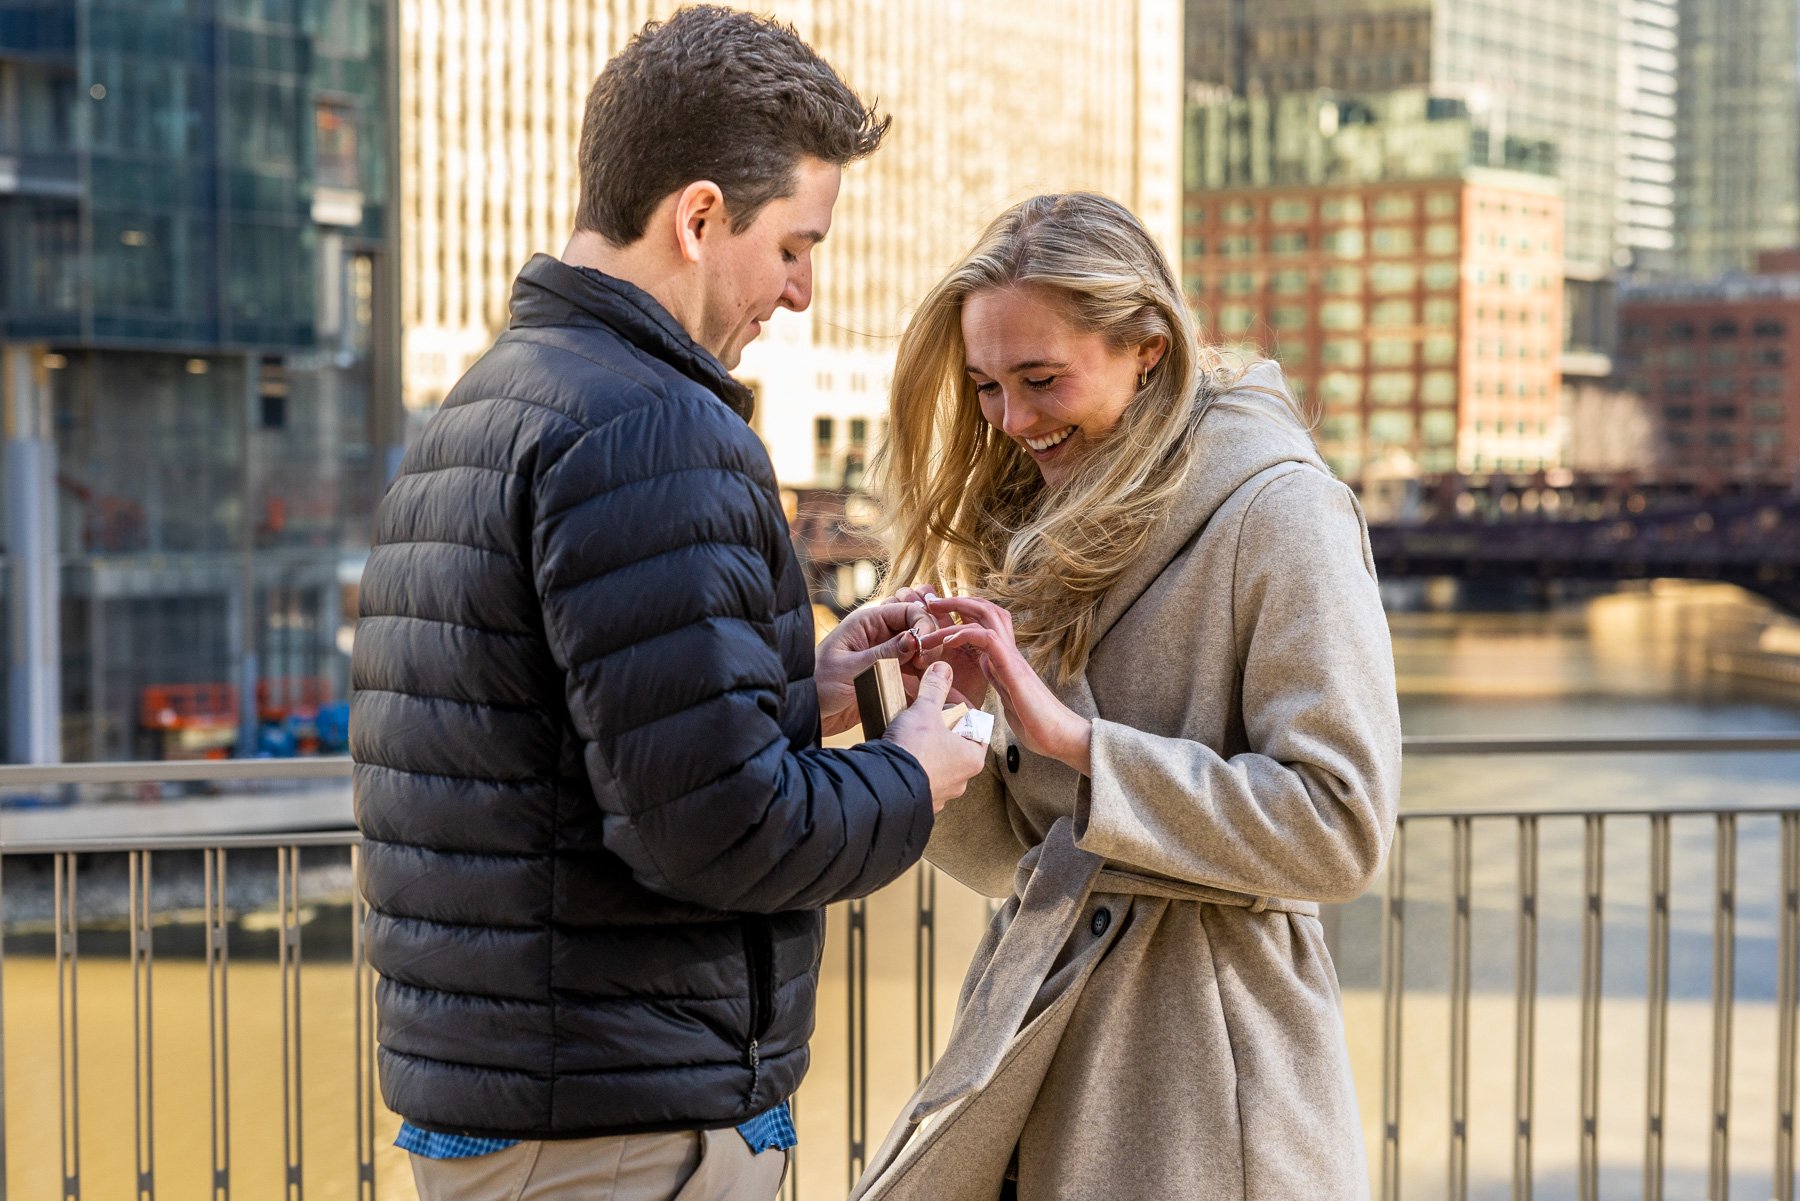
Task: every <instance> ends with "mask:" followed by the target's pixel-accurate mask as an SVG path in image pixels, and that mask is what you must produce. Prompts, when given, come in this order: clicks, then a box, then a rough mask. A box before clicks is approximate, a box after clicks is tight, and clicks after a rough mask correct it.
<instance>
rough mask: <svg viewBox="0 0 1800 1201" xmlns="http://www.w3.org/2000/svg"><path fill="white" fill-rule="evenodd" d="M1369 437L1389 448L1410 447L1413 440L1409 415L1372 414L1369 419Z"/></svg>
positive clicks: (1410, 415) (1411, 419)
mask: <svg viewBox="0 0 1800 1201" xmlns="http://www.w3.org/2000/svg"><path fill="white" fill-rule="evenodd" d="M1369 437H1370V438H1371V439H1372V440H1373V441H1375V442H1380V443H1385V444H1387V445H1390V446H1410V445H1411V444H1412V440H1413V415H1412V414H1411V413H1392V412H1388V413H1374V414H1372V415H1370V417H1369Z"/></svg>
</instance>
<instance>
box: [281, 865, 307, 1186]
mask: <svg viewBox="0 0 1800 1201" xmlns="http://www.w3.org/2000/svg"><path fill="white" fill-rule="evenodd" d="M275 885H276V897H275V908H276V914H277V916H278V918H279V926H280V931H281V941H280V943H279V945H278V946H277V948H276V957H277V961H278V963H279V967H280V976H281V1118H282V1122H281V1147H282V1155H283V1158H284V1160H285V1162H286V1167H287V1173H286V1182H285V1187H284V1189H283V1192H282V1196H283V1197H285V1198H286V1199H287V1201H300V1198H301V1196H302V1193H303V1191H304V1177H303V1175H302V1173H301V1165H302V1163H303V1162H304V1159H305V1155H304V1143H303V1133H304V1123H303V1121H302V1107H303V1100H304V1097H305V1090H304V1089H303V1088H302V1087H301V1074H300V1064H301V1055H300V848H299V847H277V848H275Z"/></svg>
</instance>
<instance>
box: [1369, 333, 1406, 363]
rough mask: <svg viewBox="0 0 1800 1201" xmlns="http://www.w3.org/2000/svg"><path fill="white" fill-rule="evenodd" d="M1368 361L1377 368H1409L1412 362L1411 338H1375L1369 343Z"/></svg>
mask: <svg viewBox="0 0 1800 1201" xmlns="http://www.w3.org/2000/svg"><path fill="white" fill-rule="evenodd" d="M1369 359H1370V361H1371V362H1373V363H1375V364H1376V365H1377V366H1379V367H1410V366H1412V361H1413V344H1412V339H1411V338H1376V339H1375V340H1374V341H1372V342H1370V343H1369Z"/></svg>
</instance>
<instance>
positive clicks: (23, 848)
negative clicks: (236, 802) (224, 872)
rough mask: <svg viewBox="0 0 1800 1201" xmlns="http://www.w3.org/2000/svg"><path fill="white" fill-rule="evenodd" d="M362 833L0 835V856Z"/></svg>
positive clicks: (227, 846)
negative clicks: (42, 836) (98, 835)
mask: <svg viewBox="0 0 1800 1201" xmlns="http://www.w3.org/2000/svg"><path fill="white" fill-rule="evenodd" d="M362 841H363V838H362V832H361V831H359V830H354V829H350V828H349V827H339V828H336V829H331V830H286V831H282V830H277V831H273V832H270V833H264V834H147V835H142V836H138V837H133V838H0V855H62V854H76V855H86V854H90V853H105V852H111V851H215V850H216V851H274V850H281V849H284V848H287V847H355V846H361V845H362Z"/></svg>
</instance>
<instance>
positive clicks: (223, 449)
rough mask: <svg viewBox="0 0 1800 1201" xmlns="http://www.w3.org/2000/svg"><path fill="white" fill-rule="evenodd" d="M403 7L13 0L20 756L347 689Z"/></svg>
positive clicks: (385, 395) (0, 278) (380, 394)
mask: <svg viewBox="0 0 1800 1201" xmlns="http://www.w3.org/2000/svg"><path fill="white" fill-rule="evenodd" d="M388 15H389V9H388V7H387V5H386V3H385V2H384V0H322V2H316V3H301V2H299V0H268V2H258V3H255V4H251V3H246V2H244V0H190V2H189V3H185V4H179V5H174V6H171V5H167V4H154V5H152V4H146V3H143V2H142V0H84V2H82V3H75V2H73V0H67V2H57V3H43V2H36V3H22V2H21V0H0V350H3V352H4V370H3V372H0V393H3V394H4V398H5V406H6V416H7V426H6V433H7V457H6V462H5V468H4V472H5V476H6V481H5V482H6V490H7V513H6V533H7V538H6V551H7V567H8V569H9V570H8V572H7V579H8V588H9V595H8V600H9V605H10V627H11V633H12V638H11V643H10V651H9V660H8V665H9V670H10V678H11V687H10V689H9V691H8V701H9V717H10V719H11V721H10V730H9V738H8V753H9V757H10V758H13V759H36V760H44V759H54V758H57V757H58V756H65V755H66V756H67V757H69V758H75V759H84V758H109V757H110V758H124V757H128V756H130V755H131V754H132V753H133V752H134V751H147V750H150V749H152V748H151V747H150V746H149V745H147V740H146V735H151V734H155V737H154V738H153V739H151V740H150V741H155V742H160V739H161V734H160V733H158V732H155V731H153V730H151V729H148V728H146V726H145V722H144V714H145V713H146V712H147V711H148V710H152V709H154V710H156V711H157V712H162V711H163V710H164V709H167V708H169V706H168V705H162V706H159V705H157V704H154V703H152V701H153V690H163V691H162V692H159V693H155V694H154V695H161V696H163V697H165V698H175V697H177V696H179V697H180V698H181V699H180V701H179V703H178V704H177V703H176V702H175V701H173V700H171V701H170V703H171V704H175V705H176V707H178V708H179V707H182V706H186V705H187V703H188V702H189V701H191V700H195V699H196V698H200V697H202V696H203V697H204V698H205V707H206V713H205V718H206V724H207V726H208V729H207V731H206V733H205V734H204V736H203V737H202V736H201V735H197V734H196V735H195V737H200V738H201V741H200V742H193V743H192V744H191V745H189V744H186V743H184V744H183V745H182V746H181V747H180V749H182V750H183V751H185V752H186V753H198V752H199V751H201V750H205V749H209V748H212V747H218V746H223V745H226V744H229V743H230V742H231V741H232V740H233V739H234V738H235V737H236V735H237V733H238V727H239V726H240V725H248V726H250V727H252V728H253V727H254V725H255V720H256V717H257V712H256V710H257V708H258V707H259V706H258V701H257V693H258V691H259V687H260V691H261V692H262V694H263V701H264V706H263V707H264V708H277V707H281V706H283V705H284V704H285V702H284V701H282V700H281V699H280V697H281V696H283V695H286V694H287V693H288V692H290V691H294V692H299V691H304V692H306V693H307V695H308V696H309V697H310V698H312V699H314V700H316V699H317V698H318V697H319V696H321V695H328V694H332V693H335V694H337V695H340V696H341V695H342V687H343V678H342V675H343V656H342V654H341V652H340V649H339V634H340V629H341V627H342V624H343V620H344V615H343V604H342V599H341V595H340V584H339V579H340V572H341V567H342V563H343V560H344V559H345V555H346V552H347V551H352V552H353V551H354V549H355V548H359V547H364V546H366V545H367V536H368V534H367V523H368V516H367V515H368V514H369V513H370V512H371V510H372V503H373V498H374V496H375V495H376V493H377V490H378V488H379V486H380V484H381V482H382V480H383V479H384V478H385V464H386V460H387V459H388V457H389V456H390V454H392V453H393V452H394V450H395V448H396V447H397V444H398V442H399V438H400V431H399V428H398V425H399V423H398V421H397V414H398V406H397V405H396V404H395V403H394V398H395V397H396V396H397V387H396V383H395V379H396V369H397V362H396V360H395V356H394V353H393V352H394V350H395V340H394V338H392V337H391V336H390V335H389V334H388V329H389V328H390V325H391V323H392V321H393V319H394V317H395V316H396V311H395V308H394V306H393V304H392V303H391V290H390V288H389V280H390V278H391V275H390V272H391V270H392V260H391V258H390V257H389V256H388V254H387V239H388V237H389V233H390V229H391V225H390V213H389V210H388V194H389V186H390V181H389V176H388V153H389V137H388V130H389V128H390V121H389V113H388V110H387V104H388V98H389V80H390V78H391V66H392V63H391V59H390V57H389V54H388V51H389V47H390V45H391V41H390V30H389V29H388V23H387V22H388ZM275 677H279V678H280V679H281V680H283V681H286V682H285V683H281V684H272V683H270V681H271V679H272V678H275ZM299 681H306V683H305V684H301V683H299ZM170 690H173V691H170ZM171 711H172V710H171ZM177 720H178V721H185V720H186V719H185V717H182V716H181V715H179V714H178V715H177ZM192 732H193V731H192V730H191V729H190V730H188V733H192ZM184 736H185V735H184ZM176 741H177V742H180V741H181V739H179V738H178V739H176ZM171 749H174V748H171Z"/></svg>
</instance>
